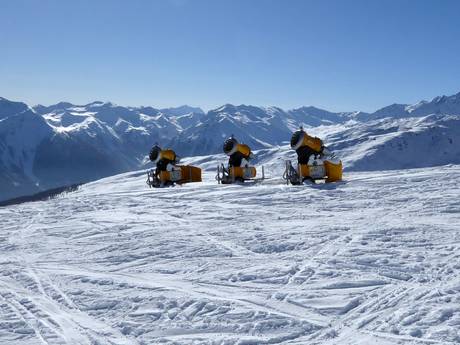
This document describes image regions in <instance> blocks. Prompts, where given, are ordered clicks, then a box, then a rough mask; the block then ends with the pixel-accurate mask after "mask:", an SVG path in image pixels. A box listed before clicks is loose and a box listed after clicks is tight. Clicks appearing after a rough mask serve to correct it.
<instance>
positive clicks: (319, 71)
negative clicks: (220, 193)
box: [0, 0, 460, 111]
mask: <svg viewBox="0 0 460 345" xmlns="http://www.w3.org/2000/svg"><path fill="white" fill-rule="evenodd" d="M459 18H460V1H456V0H451V1H450V0H442V1H439V0H432V1H424V0H418V1H415V0H414V1H411V0H379V1H377V0H374V1H373V0H366V1H364V0H354V1H345V0H342V1H339V0H337V1H329V0H325V1H319V0H318V1H308V0H278V1H273V0H226V1H223V0H193V1H192V0H188V1H187V0H164V1H150V0H144V1H141V0H130V1H121V0H120V1H118V0H97V1H93V0H91V1H90V0H78V1H62V0H52V1H51V0H41V1H37V0H28V1H26V0H0V96H3V97H7V98H11V99H15V100H22V101H26V102H28V103H30V104H36V103H39V102H40V103H44V104H50V103H54V102H58V101H61V100H67V101H71V102H74V103H88V102H90V101H93V100H103V101H105V100H110V101H113V102H115V103H118V104H121V105H153V106H158V107H164V106H175V105H181V104H185V103H186V104H190V105H198V106H202V107H204V108H205V109H209V108H213V107H216V106H219V105H221V104H224V103H234V104H241V103H244V104H253V105H278V106H281V107H284V108H293V107H297V106H300V105H316V106H320V107H324V108H326V109H330V110H344V111H348V110H365V111H373V110H376V109H377V108H379V107H382V106H385V105H388V104H390V103H394V102H396V103H413V102H416V101H418V100H420V99H429V98H432V97H434V96H437V95H442V94H446V95H449V94H453V93H457V92H459V91H460V19H459Z"/></svg>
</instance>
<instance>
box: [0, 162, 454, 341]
mask: <svg viewBox="0 0 460 345" xmlns="http://www.w3.org/2000/svg"><path fill="white" fill-rule="evenodd" d="M213 175H214V173H211V172H206V173H205V176H204V181H207V182H204V183H198V184H189V185H184V186H178V187H175V188H165V189H158V190H149V189H148V188H147V187H146V186H145V178H144V175H143V174H142V175H141V174H140V173H139V172H136V173H128V174H123V175H119V176H115V177H110V178H106V179H103V180H100V181H97V182H93V183H90V184H87V185H84V186H83V187H82V188H81V189H80V190H79V191H77V192H74V193H70V194H67V195H65V196H63V197H60V198H57V199H53V200H49V201H44V202H34V203H26V204H22V205H17V206H11V207H5V208H0V224H1V229H2V231H1V232H0V343H2V344H14V345H23V344H50V345H51V344H94V345H96V344H101V345H102V344H117V345H118V344H120V345H125V344H240V345H244V344H245V345H248V344H458V343H460V251H459V249H460V225H459V224H460V182H459V181H460V166H455V165H454V166H444V167H436V168H428V169H415V170H406V171H387V172H373V173H370V172H361V173H358V172H356V173H349V174H346V176H345V178H346V181H345V182H343V183H339V184H335V185H317V186H286V185H284V184H283V182H282V180H281V179H272V180H267V181H266V182H265V183H263V184H259V185H254V186H240V185H233V186H222V185H217V184H216V183H215V182H214V181H213Z"/></svg>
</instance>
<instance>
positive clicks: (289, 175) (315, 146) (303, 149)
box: [283, 128, 342, 185]
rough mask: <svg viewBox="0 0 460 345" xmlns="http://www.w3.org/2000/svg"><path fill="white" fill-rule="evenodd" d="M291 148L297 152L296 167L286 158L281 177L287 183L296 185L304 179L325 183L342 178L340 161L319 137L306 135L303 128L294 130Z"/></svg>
mask: <svg viewBox="0 0 460 345" xmlns="http://www.w3.org/2000/svg"><path fill="white" fill-rule="evenodd" d="M291 148H292V149H293V150H295V151H296V153H297V162H298V165H297V168H294V167H293V165H292V163H291V161H290V160H287V161H286V162H285V163H286V168H285V171H284V175H283V178H284V179H285V180H286V183H287V184H289V183H290V184H293V185H298V184H302V183H303V182H304V181H310V182H313V183H315V182H316V181H318V180H324V181H325V182H326V183H329V182H337V181H341V180H342V162H341V161H340V160H339V159H337V157H335V155H334V154H333V153H331V152H330V151H329V149H328V148H327V147H325V146H324V144H323V141H322V140H321V139H320V138H317V137H312V136H310V135H308V134H307V133H306V132H305V131H304V130H303V128H300V129H299V130H298V131H296V132H294V133H293V135H292V138H291Z"/></svg>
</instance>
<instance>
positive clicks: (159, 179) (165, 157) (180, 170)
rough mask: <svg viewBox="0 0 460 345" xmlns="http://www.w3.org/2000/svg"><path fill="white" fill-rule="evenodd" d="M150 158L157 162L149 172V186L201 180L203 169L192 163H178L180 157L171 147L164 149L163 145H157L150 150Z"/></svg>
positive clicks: (163, 185)
mask: <svg viewBox="0 0 460 345" xmlns="http://www.w3.org/2000/svg"><path fill="white" fill-rule="evenodd" d="M149 159H150V161H151V162H152V163H154V164H155V168H154V169H150V170H149V171H148V172H147V185H148V186H149V187H152V188H157V187H165V186H173V185H175V184H184V183H189V182H201V169H200V168H197V167H194V166H191V165H177V163H178V162H179V159H178V157H177V156H176V153H175V152H174V151H173V150H171V149H166V150H162V149H161V147H159V146H158V145H155V146H154V147H153V148H152V149H151V150H150V153H149Z"/></svg>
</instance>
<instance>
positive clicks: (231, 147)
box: [216, 135, 265, 184]
mask: <svg viewBox="0 0 460 345" xmlns="http://www.w3.org/2000/svg"><path fill="white" fill-rule="evenodd" d="M222 149H223V151H224V153H225V154H226V155H227V156H228V157H229V159H228V166H227V167H225V166H224V164H221V165H220V166H217V175H216V180H217V183H219V184H220V183H222V184H229V183H235V182H245V181H260V180H262V179H264V178H265V176H264V167H262V177H261V178H259V179H256V176H257V170H256V168H255V167H253V166H250V165H249V161H250V160H251V159H252V158H253V156H254V155H253V153H252V151H251V148H250V147H249V146H248V145H246V144H240V143H239V142H238V140H236V139H235V138H234V137H233V135H232V136H231V137H230V138H228V139H227V140H225V141H224V144H223V146H222Z"/></svg>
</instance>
